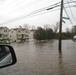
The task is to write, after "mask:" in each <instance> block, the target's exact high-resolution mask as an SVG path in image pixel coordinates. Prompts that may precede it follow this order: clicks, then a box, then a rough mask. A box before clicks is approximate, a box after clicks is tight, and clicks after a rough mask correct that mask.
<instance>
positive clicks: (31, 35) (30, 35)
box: [29, 30, 35, 41]
mask: <svg viewBox="0 0 76 75" xmlns="http://www.w3.org/2000/svg"><path fill="white" fill-rule="evenodd" d="M34 31H35V30H30V31H29V41H33V40H34Z"/></svg>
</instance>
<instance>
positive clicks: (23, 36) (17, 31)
mask: <svg viewBox="0 0 76 75" xmlns="http://www.w3.org/2000/svg"><path fill="white" fill-rule="evenodd" d="M9 38H10V40H11V41H12V42H25V41H28V40H29V30H27V29H25V28H14V29H10V31H9Z"/></svg>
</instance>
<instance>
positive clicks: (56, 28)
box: [54, 22, 59, 33]
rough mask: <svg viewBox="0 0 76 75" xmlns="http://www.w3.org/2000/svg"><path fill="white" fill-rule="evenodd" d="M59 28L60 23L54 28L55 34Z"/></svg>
mask: <svg viewBox="0 0 76 75" xmlns="http://www.w3.org/2000/svg"><path fill="white" fill-rule="evenodd" d="M58 28H59V22H57V23H56V25H55V26H54V32H55V33H57V31H58Z"/></svg>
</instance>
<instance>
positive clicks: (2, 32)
mask: <svg viewBox="0 0 76 75" xmlns="http://www.w3.org/2000/svg"><path fill="white" fill-rule="evenodd" d="M7 40H9V29H8V28H7V27H0V41H7Z"/></svg>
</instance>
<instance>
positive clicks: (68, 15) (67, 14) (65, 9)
mask: <svg viewBox="0 0 76 75" xmlns="http://www.w3.org/2000/svg"><path fill="white" fill-rule="evenodd" d="M64 11H65V13H66V15H67V17H68V18H69V20H70V23H71V24H73V22H72V20H71V19H70V17H69V15H68V13H67V11H66V9H65V7H64Z"/></svg>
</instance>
